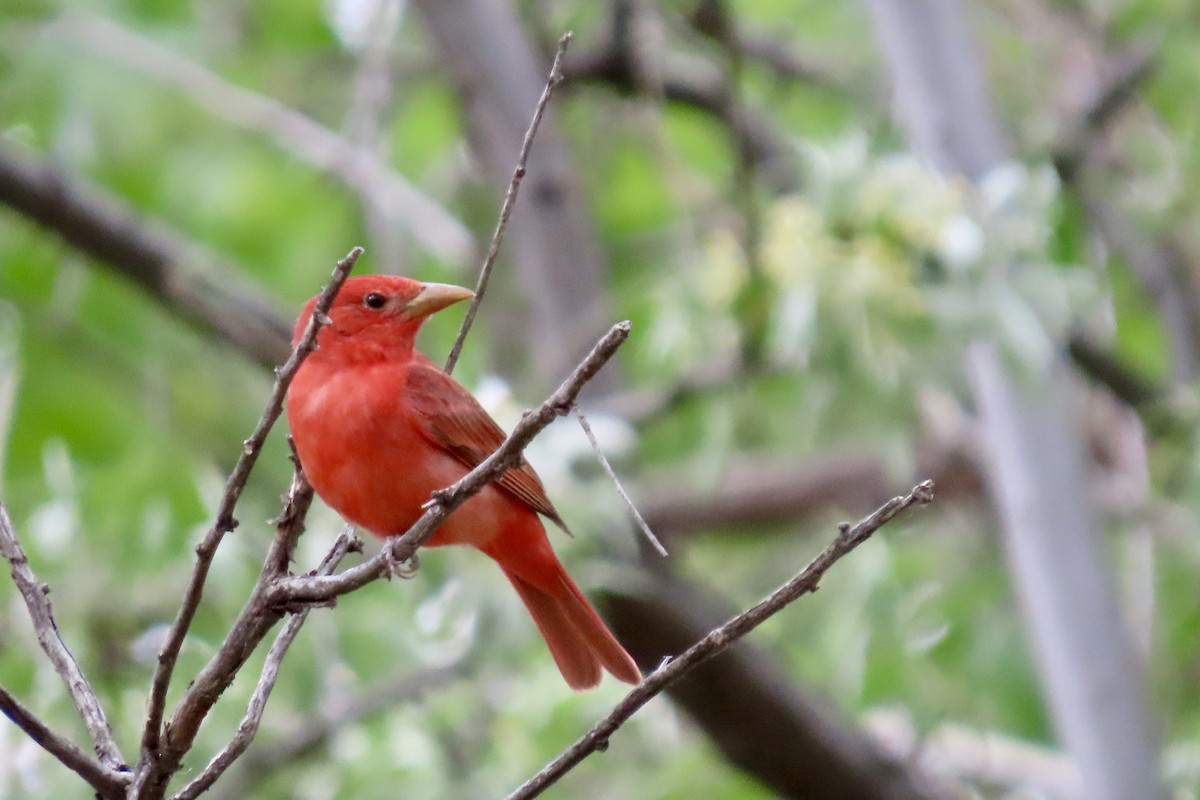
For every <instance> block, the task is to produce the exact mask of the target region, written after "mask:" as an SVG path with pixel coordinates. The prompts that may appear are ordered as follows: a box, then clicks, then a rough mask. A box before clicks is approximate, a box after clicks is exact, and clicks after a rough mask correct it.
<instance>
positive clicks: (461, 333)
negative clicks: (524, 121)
mask: <svg viewBox="0 0 1200 800" xmlns="http://www.w3.org/2000/svg"><path fill="white" fill-rule="evenodd" d="M571 37H572V34H571V32H570V31H568V32H567V33H564V34H563V35H562V37H560V38H559V40H558V50H557V51H555V53H554V63H553V64H552V65H551V66H550V75H549V76H548V77H547V78H546V88H544V89H543V90H542V96H541V97H539V98H538V102H537V107H536V108H534V110H533V119H532V120H530V122H529V129H528V130H526V131H525V138H524V140H522V142H521V152H520V155H519V156H517V166H516V169H514V170H513V175H512V180H511V181H510V182H509V184H508V192H507V193H506V194H505V195H504V203H503V204H502V205H501V206H500V218H499V219H498V220H496V230H495V231H493V232H492V242H491V244H489V245H488V251H487V255H486V256H484V259H483V267H482V269H480V270H479V280H478V282H477V283H476V284H475V298H474V299H473V300H472V301H471V305H470V306H468V307H467V315H466V316H465V317H464V318H463V322H462V326H461V327H460V328H459V329H458V336H457V337H456V338H455V339H454V346H453V347H451V348H450V355H449V356H448V357H447V358H446V373H447V374H449V373H451V372H454V365H455V364H457V363H458V357H459V355H460V354H461V353H462V348H463V342H464V341H465V340H466V338H467V332H468V331H470V330H471V324H472V323H473V322H474V321H475V313H476V311H478V310H479V304H480V303H481V302H483V293H484V292H486V291H487V285H488V280H489V279H490V278H491V277H492V267H493V266H494V265H495V263H496V254H497V253H499V252H500V242H501V241H503V239H504V231H505V229H506V228H508V220H509V217H511V216H512V210H513V206H514V205H516V203H517V193H518V192H519V191H520V190H521V181H522V180H524V178H525V165H526V163H527V162H528V161H529V151H530V150H531V149H532V148H533V139H534V137H535V136H537V130H538V126H539V125H541V124H542V116H543V115H545V113H546V106H548V105H549V104H550V97H551V95H553V94H554V88H555V87H556V86H558V84H559V83H561V82H562V79H563V77H562V60H563V56H565V55H566V54H567V47H568V45H570V44H571Z"/></svg>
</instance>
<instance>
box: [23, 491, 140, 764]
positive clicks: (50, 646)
mask: <svg viewBox="0 0 1200 800" xmlns="http://www.w3.org/2000/svg"><path fill="white" fill-rule="evenodd" d="M0 556H3V557H4V560H6V561H7V562H8V565H9V569H10V570H11V571H12V578H13V583H15V584H16V586H17V589H18V591H20V593H21V598H22V599H23V600H24V601H25V607H26V608H27V609H29V618H30V619H31V620H33V628H34V630H35V631H36V633H37V639H38V644H40V645H41V646H42V651H43V652H44V653H45V654H46V657H47V658H48V659H50V663H51V664H53V665H54V670H55V672H57V673H58V675H59V677H60V678H62V681H63V684H64V685H65V686H66V687H67V692H69V693H70V695H71V700H72V701H74V703H75V708H77V709H78V710H79V716H81V717H83V723H84V725H86V726H87V730H88V733H89V734H90V735H91V737H92V744H93V745H94V746H95V749H96V755H97V756H99V757H100V762H101V763H102V764H103V765H104V766H105V767H108V768H110V769H121V768H124V766H125V758H124V756H122V755H121V751H120V749H119V748H118V747H117V742H116V740H115V739H114V738H113V731H112V726H111V725H109V724H108V718H107V717H106V716H105V714H104V709H103V708H102V707H101V706H100V701H99V699H97V697H96V692H95V690H94V689H92V685H91V683H89V682H88V679H87V677H86V676H85V675H84V674H83V670H81V669H80V668H79V664H78V662H76V661H75V656H73V655H71V651H70V650H68V649H67V645H66V644H65V643H64V642H63V640H62V636H61V635H59V632H58V624H57V623H55V621H54V611H53V609H52V608H51V607H50V587H48V586H46V585H45V584H44V583H41V582H40V581H39V580H38V579H37V575H35V574H34V572H33V570H32V569H31V568H30V567H29V559H28V558H27V557H26V555H25V548H23V547H21V543H20V541H18V540H17V534H16V531H15V530H14V529H13V524H12V520H11V519H10V518H9V516H8V509H7V508H5V507H4V504H3V503H0ZM35 738H36V737H35ZM39 743H40V741H39ZM64 763H65V762H64ZM68 766H70V765H68ZM76 771H78V770H76Z"/></svg>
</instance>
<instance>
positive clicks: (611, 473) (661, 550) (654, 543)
mask: <svg viewBox="0 0 1200 800" xmlns="http://www.w3.org/2000/svg"><path fill="white" fill-rule="evenodd" d="M572 410H573V411H574V412H575V418H576V419H578V420H579V427H581V428H583V432H584V434H585V435H586V436H587V439H588V441H589V442H590V443H591V445H592V451H593V452H595V454H596V459H597V460H598V461H599V462H600V466H601V467H603V468H604V472H605V473H606V474H607V475H608V479H609V480H610V481H612V483H613V486H615V487H616V489H617V494H619V495H620V496H621V499H622V500H624V501H625V507H626V508H628V509H629V513H630V515H631V516H632V517H633V519H634V522H636V523H637V524H638V528H640V529H641V531H642V535H643V536H645V537H646V541H648V542H650V546H651V547H653V548H654V549H655V551H657V552H658V554H659V555H660V556H662V557H663V558H666V557H667V548H665V547H663V543H662V542H660V541H659V540H658V537H657V536H655V535H654V531H652V530H650V525H649V524H648V523H647V522H646V520H645V519H644V518H643V517H642V512H640V511H638V508H637V506H636V505H634V502H633V499H632V498H631V497H630V496H629V494H628V493H627V492H626V491H625V487H624V486H622V485H621V480H620V479H619V478H618V477H617V473H616V470H614V469H613V468H612V464H610V463H608V456H606V455H604V451H603V450H601V449H600V442H598V441H596V434H595V433H594V432H593V431H592V426H591V424H590V423H589V422H588V419H587V417H586V416H584V414H583V410H582V409H580V408H579V406H575V407H574V409H572Z"/></svg>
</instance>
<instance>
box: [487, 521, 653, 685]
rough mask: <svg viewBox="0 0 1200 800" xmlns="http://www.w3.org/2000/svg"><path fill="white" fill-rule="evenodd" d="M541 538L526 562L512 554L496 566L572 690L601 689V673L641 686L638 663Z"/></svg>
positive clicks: (525, 559) (526, 552)
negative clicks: (527, 614) (604, 671)
mask: <svg viewBox="0 0 1200 800" xmlns="http://www.w3.org/2000/svg"><path fill="white" fill-rule="evenodd" d="M539 527H540V524H539ZM540 538H541V539H542V542H539V545H541V546H537V547H534V548H531V549H530V550H525V551H524V552H523V553H522V555H523V556H525V558H521V559H519V560H517V559H514V558H512V553H511V552H510V553H509V554H506V556H505V557H502V558H496V560H497V561H498V562H499V564H500V567H501V569H503V570H504V574H505V575H507V576H508V580H509V581H510V582H511V583H512V585H513V587H514V588H515V589H516V590H517V594H519V595H520V596H521V600H522V601H523V602H524V603H525V607H526V608H527V609H529V613H530V615H531V616H532V617H533V621H534V623H536V624H537V627H538V630H539V631H541V634H542V638H543V639H545V640H546V646H547V647H549V648H550V655H551V656H553V657H554V663H555V664H557V665H558V670H559V672H561V673H562V676H563V678H565V679H566V681H567V685H568V686H570V687H571V688H572V689H575V690H581V689H591V688H592V687H594V686H596V685H597V684H598V683H600V676H601V672H600V670H601V669H605V670H608V672H610V673H611V674H612V675H613V676H614V677H616V678H617V679H619V680H622V681H625V682H626V683H632V684H638V683H641V681H642V673H641V671H640V670H639V669H638V667H637V664H635V663H634V661H633V658H632V657H630V655H629V653H627V652H625V648H624V647H622V646H621V643H620V642H618V641H617V639H616V637H615V636H613V634H612V631H610V630H609V629H608V626H607V625H605V624H604V621H603V620H602V619H600V615H599V614H597V613H596V610H595V609H594V608H592V604H591V603H589V602H588V601H587V598H586V597H584V596H583V592H581V591H580V590H579V587H578V586H576V585H575V582H574V581H573V580H571V576H570V575H568V574H567V571H566V570H565V569H564V568H563V565H562V563H561V562H560V561H559V560H558V557H557V556H555V555H554V551H553V550H551V549H550V543H549V542H548V541H546V540H545V533H544V532H543V533H542V534H541V537H540ZM531 550H532V552H531ZM489 555H493V554H491V553H489ZM531 556H532V557H533V559H531V558H530V557H531ZM547 556H548V558H547ZM495 557H496V556H495V555H493V558H495ZM531 560H534V561H535V562H536V563H531Z"/></svg>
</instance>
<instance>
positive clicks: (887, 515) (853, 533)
mask: <svg viewBox="0 0 1200 800" xmlns="http://www.w3.org/2000/svg"><path fill="white" fill-rule="evenodd" d="M932 501H933V483H932V482H930V481H925V482H924V483H921V484H919V485H917V486H915V487H914V488H913V490H912V491H911V492H909V493H908V494H907V495H905V496H903V497H894V498H892V499H891V500H889V501H888V502H887V503H885V504H884V505H882V506H880V507H879V508H878V509H876V510H875V511H874V512H873V513H872V514H871V515H870V516H868V517H866V518H865V519H863V520H861V521H860V522H859V523H858V524H857V525H855V526H853V527H851V526H850V525H849V524H847V523H842V525H840V526H839V528H838V535H837V537H836V538H835V539H834V540H833V542H831V543H830V544H829V546H828V547H826V548H825V549H824V550H823V551H821V553H820V554H819V555H818V556H817V557H816V558H815V559H813V560H812V561H811V562H810V563H809V565H808V566H807V567H805V568H804V569H803V570H801V571H800V573H799V574H797V575H796V576H795V577H794V578H792V579H791V580H789V581H788V582H787V583H785V584H783V585H782V586H780V587H779V588H778V589H776V590H775V591H774V592H773V593H772V594H771V595H770V596H769V597H767V598H765V599H764V600H762V601H761V602H759V603H758V604H757V605H755V606H754V607H753V608H750V609H749V610H747V611H745V612H744V613H742V614H739V615H738V616H736V617H734V618H733V619H731V620H729V621H728V622H726V623H725V624H724V625H722V626H721V627H719V628H717V629H716V630H714V631H712V632H711V633H709V634H708V635H707V636H705V637H704V638H703V639H701V640H700V641H699V642H697V643H696V644H694V645H692V646H691V647H690V648H688V650H687V651H686V652H684V653H683V654H682V655H681V656H679V657H678V658H676V659H674V660H672V661H670V662H668V663H667V664H665V665H663V666H661V667H659V668H658V669H657V670H655V671H654V672H652V673H651V674H650V675H649V676H648V677H647V678H646V680H645V681H644V682H643V683H642V684H641V685H640V686H638V687H637V688H635V689H634V690H633V691H631V692H630V693H629V694H627V695H626V696H625V699H624V700H622V701H621V702H620V703H618V704H617V706H616V708H614V709H613V710H612V712H611V713H610V714H609V715H608V716H607V717H605V718H604V719H602V720H600V722H598V723H596V725H594V726H593V727H592V728H591V730H589V731H588V732H587V733H585V734H584V735H583V736H582V737H581V738H580V739H579V740H578V741H576V742H575V744H573V745H571V746H570V747H568V748H567V749H566V750H564V751H563V753H562V754H561V755H560V756H559V757H558V758H556V759H554V760H553V761H551V762H550V763H549V764H547V765H546V766H545V767H544V768H543V769H542V770H541V772H539V773H538V774H537V775H534V776H533V777H532V778H530V779H529V780H528V781H526V782H525V783H524V784H522V785H521V786H520V787H518V788H517V790H516V791H514V792H513V793H512V794H510V795H509V796H508V799H507V800H529V798H533V797H537V796H538V795H540V794H542V793H543V792H544V791H546V789H548V788H549V787H550V786H552V785H553V784H554V783H555V782H557V781H558V779H559V778H561V777H562V776H563V775H566V774H567V773H568V772H570V771H571V770H572V769H574V768H575V766H576V765H578V764H579V762H581V761H583V759H585V758H587V757H588V756H589V755H591V754H592V753H594V752H596V751H599V750H604V749H605V748H606V747H607V746H608V740H609V737H611V736H612V735H613V734H614V733H615V732H616V731H617V729H618V728H620V727H621V726H622V725H623V724H624V723H625V722H626V721H627V720H628V719H629V718H630V717H632V716H633V715H634V714H635V713H637V711H638V709H640V708H641V707H642V706H644V705H645V704H646V703H648V702H649V701H650V700H651V699H653V698H654V697H656V696H657V695H658V694H659V693H661V692H662V691H663V689H665V688H667V686H669V685H670V684H671V683H673V682H674V681H676V680H677V679H679V678H680V677H682V676H683V675H684V674H686V673H687V672H689V671H690V670H692V669H693V668H695V667H696V666H698V665H699V664H702V663H703V662H705V661H707V660H708V659H710V658H712V657H713V656H715V655H716V654H717V653H719V652H721V651H722V650H724V649H725V648H727V647H729V645H731V644H733V643H734V642H736V641H737V640H738V639H740V638H742V637H743V636H745V635H746V634H747V633H749V632H750V631H752V630H754V629H755V628H757V627H758V626H759V625H761V624H762V623H763V622H765V621H766V620H767V619H769V618H770V617H772V616H774V615H775V614H777V613H779V611H781V610H782V609H783V608H784V607H786V606H787V605H789V604H790V603H792V602H794V601H795V600H797V599H798V598H799V597H801V596H802V595H805V594H810V593H812V592H815V591H816V590H817V588H818V585H819V584H820V581H821V578H822V577H824V575H825V573H826V572H827V571H828V570H829V568H830V567H832V566H833V565H834V564H836V563H837V562H838V561H839V560H840V559H841V558H842V557H843V556H845V555H847V554H848V553H850V551H852V550H854V549H855V548H857V547H858V546H859V545H860V544H862V543H863V542H865V541H867V539H869V538H871V535H872V534H874V533H875V531H877V530H879V529H880V528H881V527H883V526H884V525H885V524H887V523H888V522H890V521H891V520H892V519H894V518H895V517H897V516H898V515H900V514H901V513H903V512H904V511H906V510H907V509H909V508H911V507H912V506H915V505H926V504H928V503H930V502H932Z"/></svg>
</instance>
